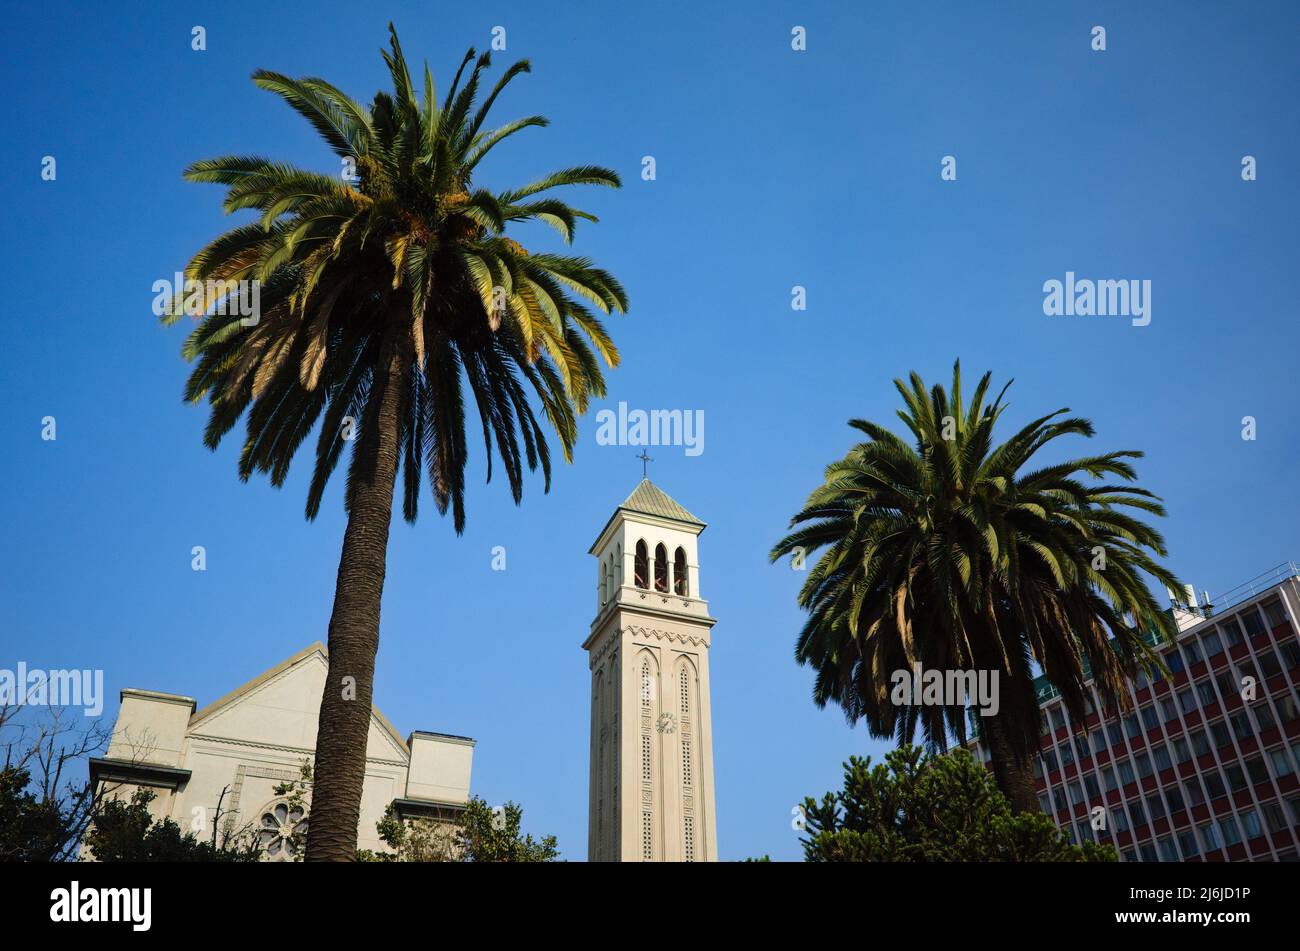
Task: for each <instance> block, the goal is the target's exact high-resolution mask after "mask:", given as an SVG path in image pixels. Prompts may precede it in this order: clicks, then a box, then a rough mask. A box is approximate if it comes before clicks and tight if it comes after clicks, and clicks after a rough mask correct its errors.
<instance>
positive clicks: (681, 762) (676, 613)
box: [582, 479, 718, 862]
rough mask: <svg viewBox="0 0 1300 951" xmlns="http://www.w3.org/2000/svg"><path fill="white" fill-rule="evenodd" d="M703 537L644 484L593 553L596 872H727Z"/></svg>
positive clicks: (590, 839)
mask: <svg viewBox="0 0 1300 951" xmlns="http://www.w3.org/2000/svg"><path fill="white" fill-rule="evenodd" d="M702 531H704V523H703V522H701V521H700V520H699V519H697V518H696V517H695V516H694V515H692V514H691V513H690V512H688V511H686V509H684V508H682V506H680V505H678V504H677V503H676V502H675V501H673V500H672V499H671V498H669V497H668V495H666V494H665V493H664V492H663V490H662V489H660V488H659V487H658V486H656V485H655V484H654V483H653V482H651V481H650V480H649V479H642V480H641V483H640V484H639V485H638V486H637V487H636V489H635V490H633V492H632V494H631V495H629V496H628V497H627V499H626V500H625V501H624V502H623V504H622V505H620V506H619V507H618V508H617V509H615V510H614V514H613V515H611V516H610V518H609V521H608V522H607V523H606V524H605V528H604V529H603V530H602V531H601V533H600V536H599V537H598V538H597V539H596V542H595V544H593V545H592V546H591V550H590V552H589V554H592V555H594V556H595V557H596V560H597V562H598V565H597V570H596V575H597V584H596V618H595V620H594V621H592V624H591V633H590V634H589V635H588V637H587V639H586V641H584V642H583V645H582V646H583V648H584V649H585V650H586V651H587V655H588V658H589V661H590V667H591V801H590V805H589V813H588V831H587V857H588V859H589V860H590V861H593V862H713V861H717V857H718V845H717V831H716V822H715V818H714V797H713V730H712V722H711V720H710V716H709V640H710V634H709V632H710V630H711V629H712V627H713V625H714V619H713V618H712V617H710V616H709V608H708V604H707V603H706V602H705V601H704V599H703V598H702V597H700V566H699V545H698V542H699V535H700V533H701V532H702Z"/></svg>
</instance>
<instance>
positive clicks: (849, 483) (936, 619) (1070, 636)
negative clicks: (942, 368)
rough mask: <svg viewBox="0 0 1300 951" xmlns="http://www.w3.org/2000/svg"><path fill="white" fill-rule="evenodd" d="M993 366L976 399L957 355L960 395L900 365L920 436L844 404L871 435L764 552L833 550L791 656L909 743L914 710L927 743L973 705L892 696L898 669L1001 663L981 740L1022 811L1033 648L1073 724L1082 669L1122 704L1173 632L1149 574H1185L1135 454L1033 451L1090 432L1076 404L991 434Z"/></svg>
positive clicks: (873, 728)
mask: <svg viewBox="0 0 1300 951" xmlns="http://www.w3.org/2000/svg"><path fill="white" fill-rule="evenodd" d="M989 379H990V374H988V373H986V374H984V376H983V377H982V378H981V379H980V381H979V384H978V385H977V386H976V387H975V391H974V394H973V395H972V399H971V401H970V403H969V405H966V404H964V403H963V401H962V391H961V363H960V361H958V363H957V364H956V365H955V366H954V368H953V375H952V391H951V393H948V392H945V391H944V389H943V387H942V386H935V387H934V388H933V389H932V390H930V391H929V392H928V393H927V391H926V387H925V384H924V383H923V382H922V380H921V378H920V376H918V375H917V374H916V373H915V372H914V373H912V374H911V377H910V381H909V383H906V384H905V383H904V382H903V381H902V380H895V381H894V385H895V386H896V387H897V388H898V391H899V393H900V394H902V397H903V402H904V404H905V406H906V408H905V409H902V410H899V411H898V415H899V417H900V418H901V419H902V420H903V422H904V424H905V425H906V426H907V428H908V430H909V431H910V432H911V434H912V438H913V441H914V444H909V443H908V442H906V441H904V440H903V439H901V438H900V437H898V436H897V435H895V434H894V433H892V432H891V431H889V430H888V429H886V428H885V427H883V426H880V425H878V424H876V423H873V422H869V421H867V420H863V419H854V420H851V421H850V423H849V425H850V426H852V427H853V428H854V429H857V430H859V431H860V432H862V433H864V434H865V435H866V437H867V441H865V442H862V443H859V444H858V445H856V446H855V447H854V448H853V449H851V450H850V451H849V453H848V454H847V455H846V456H845V457H844V458H843V459H841V460H839V461H838V462H834V463H832V464H831V465H829V466H828V467H827V468H826V474H825V481H824V482H823V483H822V485H820V486H819V487H818V488H817V489H816V490H814V491H813V493H812V495H811V496H810V497H809V499H808V502H807V504H806V505H805V507H804V508H803V510H802V511H800V512H799V513H798V514H796V515H795V516H794V518H793V519H792V520H791V528H792V531H791V533H790V534H789V535H787V536H786V537H785V538H783V539H781V541H780V542H778V543H777V545H776V546H775V547H774V548H773V549H772V552H771V557H772V559H773V560H776V559H777V558H779V557H781V556H783V555H787V554H795V553H799V554H803V553H808V552H813V551H817V550H818V549H825V550H824V552H823V553H822V554H821V556H820V557H819V558H818V560H817V562H816V564H815V565H813V567H812V568H811V570H809V572H808V578H807V580H806V582H805V583H804V585H803V588H802V590H801V591H800V593H799V604H800V605H801V607H803V608H805V609H806V610H807V611H808V619H807V622H806V623H805V624H804V626H803V630H802V631H801V632H800V634H799V637H798V640H797V644H796V648H795V656H796V658H797V659H798V660H799V662H800V663H802V664H807V665H809V666H811V667H812V668H813V669H814V670H815V671H816V672H817V676H816V681H815V685H814V688H813V699H814V701H815V702H816V703H817V704H818V705H819V706H824V705H825V704H826V703H828V702H834V703H836V704H838V705H839V706H840V707H842V708H843V710H844V712H845V714H846V715H847V717H848V719H849V721H850V722H856V721H858V720H859V719H861V720H863V721H865V722H866V725H867V727H868V729H869V730H870V732H871V733H872V735H874V736H877V737H881V738H889V737H896V738H897V740H898V742H899V743H900V744H901V743H904V742H908V741H910V740H911V738H912V736H913V735H914V732H915V730H916V728H917V727H918V726H919V727H921V729H922V731H923V734H924V737H925V740H926V742H927V744H929V745H930V746H931V747H937V748H943V747H944V746H946V744H947V740H948V737H950V736H955V737H957V739H958V741H959V742H961V743H965V742H966V737H967V734H966V716H965V714H966V711H965V710H964V709H963V707H962V706H960V705H957V704H952V705H949V706H922V705H900V704H896V703H894V702H892V700H891V693H892V690H891V687H892V686H893V680H892V677H893V674H894V672H895V671H899V670H906V671H910V670H911V669H912V665H913V664H914V663H916V662H918V661H919V662H920V663H921V664H922V666H923V668H924V669H925V670H941V671H948V670H953V671H980V670H984V671H990V672H991V671H996V672H997V677H998V680H997V684H998V690H999V698H998V699H999V709H998V712H997V714H996V715H994V716H986V717H984V718H982V719H981V720H980V726H979V730H980V734H981V740H982V741H983V742H985V743H986V744H987V746H988V748H989V750H990V752H991V754H992V763H993V771H994V775H995V778H996V780H997V782H998V786H999V788H1001V789H1002V790H1003V791H1004V792H1005V793H1006V794H1007V796H1008V797H1009V798H1010V799H1011V801H1012V803H1013V805H1014V806H1015V808H1016V809H1017V810H1032V809H1037V808H1038V806H1037V799H1036V796H1035V794H1034V779H1033V775H1032V759H1031V757H1032V756H1033V754H1034V753H1035V752H1036V751H1037V748H1038V736H1039V706H1038V700H1037V697H1036V695H1035V693H1034V676H1033V675H1034V667H1033V664H1034V662H1035V661H1036V662H1037V664H1038V665H1039V666H1040V667H1041V669H1042V671H1043V672H1044V673H1045V674H1046V675H1047V676H1048V678H1050V679H1051V681H1052V683H1053V684H1054V685H1055V686H1056V687H1057V688H1058V689H1059V690H1060V691H1061V694H1062V696H1063V698H1064V701H1065V704H1066V706H1067V708H1068V709H1069V711H1070V715H1071V716H1072V717H1073V718H1074V719H1075V720H1076V722H1083V719H1084V702H1085V701H1084V696H1085V694H1084V685H1085V682H1086V680H1087V679H1088V677H1089V676H1091V677H1093V678H1094V679H1095V683H1096V686H1097V687H1098V689H1099V691H1100V692H1101V695H1102V696H1103V698H1105V700H1106V702H1108V703H1110V704H1112V705H1116V704H1117V705H1124V703H1125V701H1124V699H1123V698H1124V696H1125V693H1124V691H1123V689H1122V687H1123V684H1124V681H1125V679H1126V678H1129V677H1132V676H1134V675H1135V674H1136V672H1137V670H1138V668H1139V667H1144V668H1147V669H1150V668H1151V667H1153V666H1156V665H1158V664H1159V660H1158V657H1157V656H1156V654H1155V652H1154V650H1153V649H1152V647H1151V646H1150V645H1149V643H1148V640H1147V638H1149V637H1150V635H1151V632H1155V633H1157V634H1158V635H1159V636H1160V637H1162V638H1164V639H1165V640H1168V639H1170V638H1171V637H1172V636H1173V635H1174V634H1175V633H1176V627H1175V624H1174V621H1173V619H1172V617H1171V616H1170V615H1169V614H1168V613H1166V612H1165V611H1163V610H1161V608H1160V606H1159V605H1158V603H1157V602H1156V600H1155V599H1154V598H1153V597H1152V595H1151V592H1150V591H1149V590H1148V589H1147V586H1146V584H1145V583H1144V582H1143V579H1142V576H1141V574H1140V572H1145V573H1146V574H1147V575H1150V576H1151V577H1153V578H1155V579H1156V580H1157V581H1159V582H1162V583H1163V584H1165V585H1166V586H1167V587H1169V588H1171V589H1175V590H1177V589H1178V582H1177V580H1176V579H1175V578H1174V576H1173V575H1172V574H1170V572H1168V571H1167V570H1165V569H1164V568H1163V567H1161V566H1160V565H1159V564H1158V563H1157V562H1156V561H1155V560H1154V557H1153V556H1160V557H1163V556H1165V554H1166V551H1165V546H1164V540H1163V539H1162V538H1161V536H1160V534H1159V533H1158V532H1157V531H1155V530H1154V529H1152V528H1151V527H1150V526H1148V525H1147V524H1145V523H1144V522H1142V521H1141V520H1140V519H1139V518H1138V517H1135V515H1134V514H1133V513H1132V512H1131V511H1128V510H1132V509H1137V510H1139V511H1141V512H1147V513H1150V514H1152V515H1163V514H1164V509H1163V508H1162V507H1161V505H1160V502H1159V499H1158V498H1157V497H1156V496H1155V495H1153V494H1152V493H1150V492H1148V491H1147V490H1145V489H1142V488H1140V487H1138V486H1136V485H1130V484H1127V483H1131V482H1133V481H1134V480H1135V479H1136V478H1137V475H1136V472H1135V471H1134V468H1133V466H1132V465H1131V464H1130V462H1129V460H1130V459H1136V458H1139V457H1140V456H1141V455H1142V454H1141V453H1140V452H1132V451H1127V452H1111V453H1107V454H1105V455H1100V456H1083V457H1080V458H1077V459H1070V460H1068V461H1063V462H1040V461H1039V459H1038V458H1037V457H1038V454H1039V451H1040V450H1043V449H1045V448H1046V447H1048V446H1049V444H1053V443H1054V442H1055V441H1056V440H1057V439H1059V438H1061V437H1064V436H1069V435H1081V436H1092V435H1093V427H1092V424H1091V423H1090V422H1089V421H1088V420H1086V419H1080V418H1077V417H1070V416H1067V415H1066V414H1068V413H1069V410H1068V409H1060V410H1057V411H1056V412H1054V413H1049V414H1048V415H1046V416H1043V417H1040V418H1039V419H1036V420H1034V421H1033V422H1031V423H1030V424H1029V425H1027V426H1025V427H1024V428H1023V429H1021V430H1020V431H1019V432H1017V433H1015V434H1014V435H1013V436H1012V437H1011V438H1010V439H1008V440H1007V441H1006V442H1003V443H1001V444H997V443H995V442H994V428H995V425H996V423H997V421H998V419H999V417H1000V416H1001V415H1002V413H1003V411H1004V410H1005V409H1006V404H1005V403H1003V401H1002V400H1003V396H1005V394H1006V390H1007V387H1005V386H1004V387H1003V388H1002V392H1001V393H999V394H998V396H997V398H996V399H995V400H993V401H992V402H991V403H986V402H985V397H986V395H987V393H988V387H989ZM1007 386H1010V384H1009V383H1008V384H1007ZM1052 448H1053V449H1055V448H1056V447H1055V446H1054V445H1053V446H1052ZM1031 466H1034V467H1035V468H1030V467H1031ZM1112 479H1113V480H1115V481H1108V480H1112ZM1085 664H1086V665H1087V669H1086V668H1085Z"/></svg>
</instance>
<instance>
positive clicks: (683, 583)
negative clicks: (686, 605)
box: [673, 548, 691, 597]
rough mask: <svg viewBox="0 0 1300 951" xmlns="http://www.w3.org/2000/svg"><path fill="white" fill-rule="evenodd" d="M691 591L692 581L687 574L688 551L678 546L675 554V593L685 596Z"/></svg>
mask: <svg viewBox="0 0 1300 951" xmlns="http://www.w3.org/2000/svg"><path fill="white" fill-rule="evenodd" d="M690 592H691V588H690V583H689V581H688V579H687V576H686V551H685V549H683V548H678V549H677V553H676V554H675V555H674V556H673V593H674V594H680V595H682V596H683V597H685V596H686V595H688V594H690Z"/></svg>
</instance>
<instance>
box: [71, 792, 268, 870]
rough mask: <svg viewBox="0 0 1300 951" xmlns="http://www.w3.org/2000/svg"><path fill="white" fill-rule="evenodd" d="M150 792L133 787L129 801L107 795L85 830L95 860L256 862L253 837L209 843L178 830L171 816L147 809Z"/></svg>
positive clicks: (152, 795)
mask: <svg viewBox="0 0 1300 951" xmlns="http://www.w3.org/2000/svg"><path fill="white" fill-rule="evenodd" d="M154 798H155V796H154V793H153V792H152V791H150V790H148V789H137V790H136V791H135V793H134V794H132V796H131V799H130V801H126V800H122V799H109V800H106V801H105V802H104V804H103V808H102V809H101V811H100V813H99V814H98V815H97V816H96V817H95V820H94V823H93V824H92V825H91V828H90V831H89V832H88V833H87V834H86V846H87V848H88V850H89V853H90V856H91V857H92V858H94V859H95V861H97V862H256V861H257V860H258V858H259V852H258V849H257V846H256V843H255V840H249V841H247V842H245V843H242V844H236V843H232V842H226V843H223V844H221V845H213V844H212V842H210V841H207V840H200V839H199V838H197V837H196V836H195V835H194V834H193V833H191V832H182V831H181V827H180V825H179V824H177V823H176V821H175V820H173V819H161V820H155V819H154V817H153V816H152V815H151V814H150V812H149V803H150V802H152V801H153V800H154Z"/></svg>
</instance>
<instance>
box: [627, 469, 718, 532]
mask: <svg viewBox="0 0 1300 951" xmlns="http://www.w3.org/2000/svg"><path fill="white" fill-rule="evenodd" d="M619 508H621V509H624V510H625V511H628V512H639V513H641V514H642V515H656V516H658V517H659V518H670V519H672V520H673V521H676V522H687V523H688V524H691V525H699V526H700V527H701V528H703V527H704V523H703V522H701V521H700V520H699V519H698V518H696V517H695V516H694V515H692V514H691V513H690V512H688V511H686V509H685V508H683V507H682V506H681V505H680V504H678V503H677V501H676V500H675V499H673V498H672V497H671V496H669V495H668V493H667V492H665V491H664V490H663V489H661V488H659V486H657V485H655V484H654V483H653V482H651V481H650V480H649V479H642V480H641V481H640V482H639V483H638V484H637V487H636V488H635V489H633V490H632V494H631V495H629V496H628V497H627V498H626V499H624V500H623V504H622V505H620V506H619Z"/></svg>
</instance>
